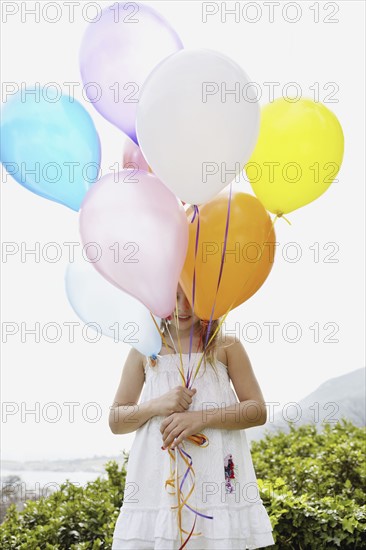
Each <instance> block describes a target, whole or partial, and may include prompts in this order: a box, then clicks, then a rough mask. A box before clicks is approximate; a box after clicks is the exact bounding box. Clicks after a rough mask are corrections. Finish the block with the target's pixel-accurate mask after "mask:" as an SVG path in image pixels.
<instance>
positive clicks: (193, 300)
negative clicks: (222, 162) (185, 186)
mask: <svg viewBox="0 0 366 550" xmlns="http://www.w3.org/2000/svg"><path fill="white" fill-rule="evenodd" d="M196 216H197V229H196V242H195V248H194V263H193V282H192V313H194V305H195V296H196V259H197V251H198V242H199V236H200V213H199V209H198V206H197V205H196V204H195V205H194V214H193V217H192V219H191V223H193V222H194V220H195V218H196ZM193 329H194V323H192V324H191V330H190V333H189V360H188V372H187V387H189V382H190V379H191V371H190V366H191V354H192V345H193Z"/></svg>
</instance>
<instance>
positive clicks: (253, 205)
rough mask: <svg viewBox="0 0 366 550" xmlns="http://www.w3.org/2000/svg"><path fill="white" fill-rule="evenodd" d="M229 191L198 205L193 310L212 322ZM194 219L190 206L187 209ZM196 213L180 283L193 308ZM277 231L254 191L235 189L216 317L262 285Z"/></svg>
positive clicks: (249, 295)
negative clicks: (250, 192) (194, 280)
mask: <svg viewBox="0 0 366 550" xmlns="http://www.w3.org/2000/svg"><path fill="white" fill-rule="evenodd" d="M228 199H229V193H228V192H226V193H220V194H219V195H217V196H216V197H215V198H213V199H212V200H211V201H209V202H206V203H205V204H203V205H201V206H200V207H199V216H200V233H199V242H198V248H197V257H196V290H195V304H194V312H195V314H196V315H197V316H198V317H199V318H200V319H205V320H208V319H210V316H211V311H212V307H213V305H214V301H215V296H216V289H217V283H218V279H219V273H220V265H221V258H222V253H223V248H224V239H225V227H226V218H227V209H228ZM187 216H188V219H189V221H191V220H192V217H193V212H192V209H189V210H188V211H187ZM197 220H198V217H197V216H196V218H195V220H194V221H193V223H190V224H189V244H188V251H187V256H186V260H185V263H184V266H183V270H182V272H181V276H180V280H179V282H180V285H181V287H182V289H183V291H184V293H185V295H186V296H187V298H188V300H189V301H190V303H191V306H192V285H193V269H194V262H195V244H196V231H197ZM275 242H276V235H275V231H274V227H272V220H271V217H270V216H269V214H268V212H267V210H266V209H265V208H264V206H263V205H262V203H261V202H260V201H259V200H258V199H257V198H256V197H254V196H253V195H249V194H247V193H241V192H232V198H231V210H230V218H229V230H228V237H227V244H226V252H225V257H224V264H223V271H222V278H221V283H220V287H219V291H218V294H217V298H216V306H215V310H214V314H213V317H212V319H218V318H219V317H221V316H222V315H224V314H225V313H226V312H227V310H228V309H229V308H230V306H232V309H234V308H235V307H237V306H239V305H240V304H242V303H243V302H245V301H246V300H248V299H249V298H250V297H251V296H253V294H255V292H257V290H258V289H259V288H260V287H261V286H262V285H263V283H264V281H265V280H266V279H267V277H268V275H269V273H270V271H271V269H272V266H273V262H274V257H275Z"/></svg>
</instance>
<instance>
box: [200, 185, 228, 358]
mask: <svg viewBox="0 0 366 550" xmlns="http://www.w3.org/2000/svg"><path fill="white" fill-rule="evenodd" d="M231 195H232V182H231V183H230V192H229V200H228V204H227V214H226V226H225V235H224V246H223V250H222V255H221V263H220V272H219V278H218V281H217V287H216V294H215V298H214V303H213V306H212V311H211V315H210V320H209V323H208V327H206V338H205V345H204V350H206V348H207V340H208V335H209V334H210V330H211V324H212V318H213V314H214V311H215V307H216V300H217V295H218V292H219V288H220V283H221V278H222V273H223V269H224V261H225V254H226V246H227V239H228V234H229V222H230V211H231Z"/></svg>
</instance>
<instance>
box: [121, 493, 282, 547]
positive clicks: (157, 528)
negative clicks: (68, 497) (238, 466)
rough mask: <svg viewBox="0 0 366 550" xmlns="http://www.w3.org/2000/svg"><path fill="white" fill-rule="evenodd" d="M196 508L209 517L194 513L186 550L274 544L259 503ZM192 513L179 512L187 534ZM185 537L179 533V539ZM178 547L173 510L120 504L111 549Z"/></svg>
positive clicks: (270, 528) (266, 519) (263, 509)
mask: <svg viewBox="0 0 366 550" xmlns="http://www.w3.org/2000/svg"><path fill="white" fill-rule="evenodd" d="M198 511H199V512H200V513H203V514H205V515H208V516H213V519H208V518H202V517H200V516H197V520H196V526H195V529H194V533H197V534H196V535H192V536H191V538H190V539H189V541H188V543H187V545H186V547H185V548H187V550H204V549H207V550H247V549H250V550H254V549H255V548H265V547H268V546H271V545H273V544H275V542H274V539H273V536H272V526H271V522H270V519H269V517H268V514H267V512H266V509H265V508H264V506H263V504H262V503H257V504H251V505H249V506H242V507H239V506H238V507H237V508H228V507H225V506H217V507H211V508H206V509H204V508H202V507H200V508H199V510H198ZM194 516H195V514H194V513H193V512H190V511H189V510H183V511H182V528H183V529H185V530H186V531H188V533H189V532H190V531H191V529H192V527H193V521H194ZM198 533H200V534H199V535H198ZM152 534H153V537H152ZM187 537H188V535H187V534H185V533H183V541H185V540H186V538H187ZM180 546H181V544H180V535H179V531H178V523H177V512H176V510H171V509H170V508H160V509H158V508H155V509H146V508H144V509H141V508H139V509H138V508H131V507H126V506H122V507H121V509H120V514H119V516H118V519H117V522H116V526H115V530H114V536H113V545H112V550H179V547H180Z"/></svg>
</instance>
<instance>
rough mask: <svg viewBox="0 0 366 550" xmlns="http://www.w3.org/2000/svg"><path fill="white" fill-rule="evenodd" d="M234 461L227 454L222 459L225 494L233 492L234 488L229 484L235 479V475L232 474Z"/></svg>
mask: <svg viewBox="0 0 366 550" xmlns="http://www.w3.org/2000/svg"><path fill="white" fill-rule="evenodd" d="M234 468H235V466H234V461H233V455H232V454H228V455H226V456H225V458H224V469H225V491H226V493H232V492H233V491H234V487H233V486H232V484H231V481H230V480H231V479H235V473H234Z"/></svg>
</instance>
